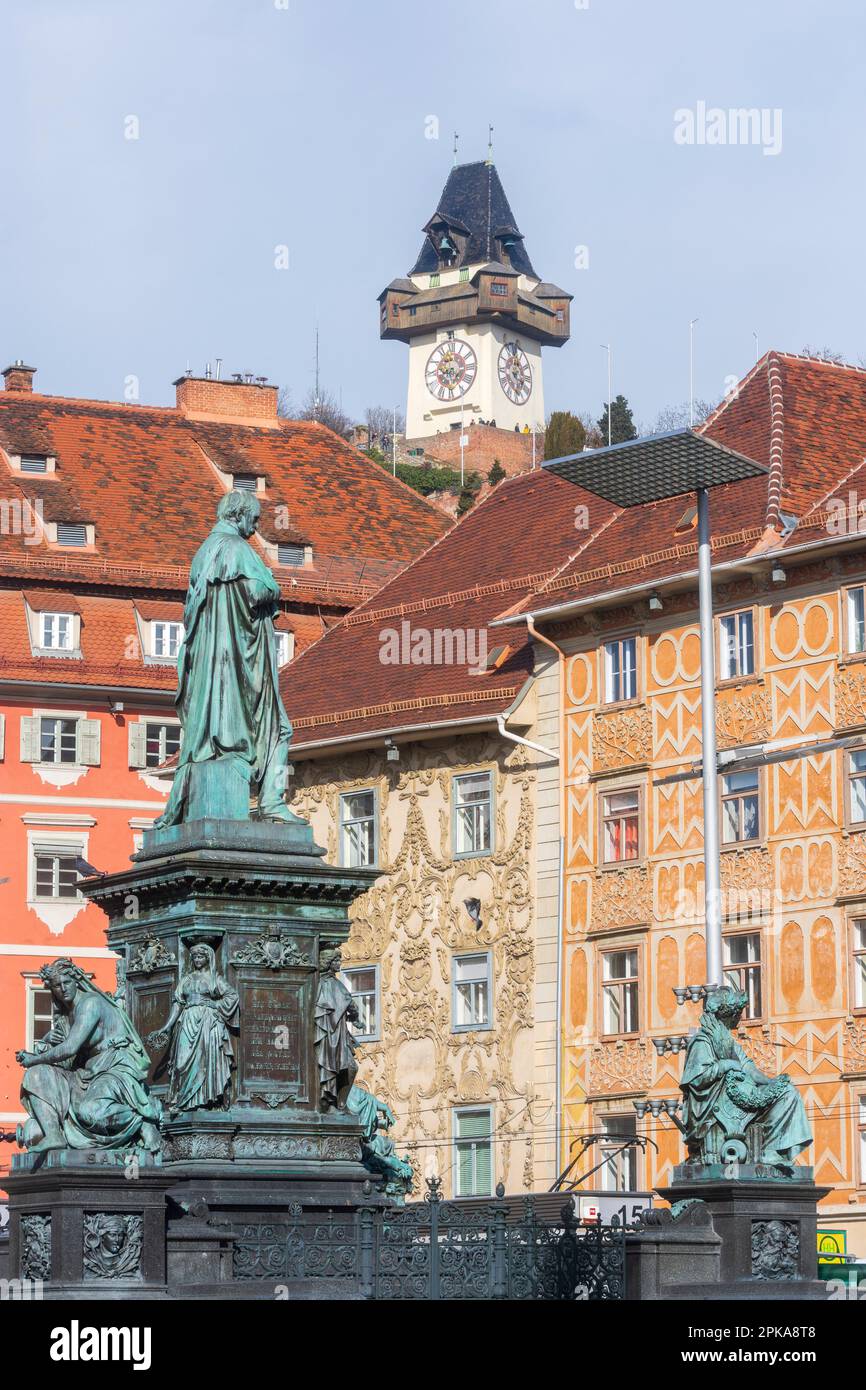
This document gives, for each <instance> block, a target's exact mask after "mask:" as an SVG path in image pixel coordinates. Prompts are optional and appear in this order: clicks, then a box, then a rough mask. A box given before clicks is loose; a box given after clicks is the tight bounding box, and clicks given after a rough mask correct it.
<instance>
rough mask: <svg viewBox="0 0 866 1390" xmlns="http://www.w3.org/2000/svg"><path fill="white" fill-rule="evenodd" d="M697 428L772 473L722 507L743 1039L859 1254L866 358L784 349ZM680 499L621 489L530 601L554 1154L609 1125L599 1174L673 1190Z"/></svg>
mask: <svg viewBox="0 0 866 1390" xmlns="http://www.w3.org/2000/svg"><path fill="white" fill-rule="evenodd" d="M783 425H784V435H783ZM705 428H706V430H707V433H708V434H709V435H710V437H714V438H716V439H718V440H720V441H721V442H725V443H727V444H729V445H730V446H731V447H734V448H737V447H739V448H740V449H741V450H742V452H744V453H746V454H748V455H749V456H750V457H753V458H756V459H757V460H758V461H759V462H763V463H765V464H766V465H767V466H768V468H769V473H768V476H767V479H766V480H762V481H760V482H753V483H744V484H737V485H732V486H729V487H727V488H724V489H720V490H719V493H718V494H717V495H714V496H713V504H712V505H713V513H714V537H715V539H714V556H713V564H714V584H715V589H714V609H715V637H716V689H717V693H716V729H717V738H718V746H719V754H720V764H721V777H720V782H721V788H720V801H721V805H720V814H721V838H722V848H721V882H722V912H723V955H724V968H725V975H726V979H727V980H728V981H729V982H730V983H732V984H736V985H738V986H739V987H740V988H742V989H743V990H745V992H746V993H747V994H748V996H749V1007H748V1009H747V1016H746V1017H744V1019H743V1021H742V1024H741V1027H740V1030H739V1041H740V1043H741V1045H742V1046H743V1047H744V1049H745V1051H746V1052H747V1053H748V1054H749V1055H750V1056H751V1057H752V1058H753V1060H754V1061H755V1062H756V1063H757V1065H758V1066H760V1067H761V1068H762V1070H764V1071H765V1072H767V1073H768V1074H770V1075H776V1074H778V1073H780V1072H787V1073H788V1074H789V1075H790V1076H791V1078H792V1080H793V1081H794V1082H795V1084H796V1085H797V1086H798V1088H799V1089H800V1091H801V1094H802V1096H803V1099H804V1102H805V1105H806V1110H807V1114H808V1115H809V1118H810V1120H811V1124H812V1127H813V1132H814V1144H813V1146H812V1148H811V1149H810V1150H809V1151H807V1153H806V1154H804V1155H803V1159H802V1161H804V1162H807V1163H811V1164H813V1165H814V1168H815V1176H816V1181H817V1182H818V1184H819V1185H824V1186H827V1187H829V1188H830V1189H831V1191H830V1193H829V1195H828V1196H827V1197H826V1198H825V1199H824V1201H823V1202H822V1205H821V1211H820V1215H821V1218H822V1222H823V1224H824V1225H830V1226H833V1227H834V1228H836V1227H838V1228H842V1229H845V1230H846V1231H847V1233H848V1250H849V1252H855V1253H857V1254H858V1255H859V1256H860V1257H861V1258H862V1257H863V1256H864V1255H866V625H864V615H866V536H864V535H863V534H862V533H861V532H860V530H859V529H858V511H857V504H856V490H857V486H858V482H859V483H860V486H861V487H863V486H864V481H866V480H861V479H860V472H861V470H862V471H864V472H866V469H864V467H863V463H864V445H866V376H864V373H863V372H861V371H857V370H856V369H845V368H840V367H835V366H833V367H831V366H829V365H828V364H825V363H821V364H818V363H817V362H805V361H803V360H801V359H796V358H787V357H782V356H781V355H778V354H770V356H769V358H768V359H764V360H763V361H762V363H761V364H759V366H758V367H756V368H755V371H754V372H753V373H752V374H750V377H749V378H747V379H746V380H745V381H744V382H743V383H741V385H740V387H739V388H738V391H737V392H735V393H734V394H733V396H732V397H731V398H730V399H729V400H728V401H727V402H726V403H725V404H724V405H723V406H722V407H721V408H720V411H719V412H718V413H717V415H716V416H715V417H713V418H711V420H710V422H709V423H708V425H707V426H706V427H705ZM783 438H784V467H783V452H782V440H783ZM774 470H775V471H774ZM575 495H576V499H577V498H578V497H582V500H583V501H585V502H586V504H587V506H588V507H589V508H590V509H592V507H593V505H595V508H596V513H595V514H596V517H598V507H599V505H603V504H599V503H598V502H597V501H596V502H595V503H593V499H591V498H589V497H588V496H587V495H585V494H580V490H579V489H575ZM852 495H853V496H854V497H855V501H854V503H853V504H852V501H851V498H852ZM863 495H864V496H866V491H864V494H863ZM688 502H689V499H688V498H678V499H673V500H672V501H671V502H668V503H660V504H654V505H653V506H651V507H646V508H641V509H640V511H639V513H638V512H637V511H636V512H635V513H634V514H629V513H624V512H620V513H618V514H616V513H611V512H610V510H608V512H606V513H605V514H604V516H603V518H602V520H601V524H600V525H599V527H598V530H597V531H596V533H595V534H594V536H593V537H592V539H591V540H590V541H589V542H588V544H587V546H586V547H585V548H584V550H583V551H582V552H581V553H580V554H579V556H577V557H575V558H574V559H573V560H572V561H571V563H570V565H569V566H567V567H566V568H565V570H564V571H562V572H560V573H559V574H558V576H557V577H556V579H554V580H553V581H552V582H551V583H549V584H548V585H547V586H545V588H543V589H542V590H540V591H538V592H536V593H535V594H534V595H533V596H532V598H531V599H530V600H529V601H527V602H526V603H525V604H524V605H523V610H524V612H527V611H528V612H531V613H532V615H533V619H532V621H533V622H534V623H535V624H536V628H537V632H538V634H539V638H540V640H539V641H538V642H537V643H536V679H537V681H538V683H539V687H540V690H541V697H540V703H542V704H543V705H544V707H545V708H548V709H549V710H550V717H549V720H548V727H546V728H544V727H542V730H541V731H542V734H543V737H544V738H545V739H546V741H548V742H551V741H555V740H556V737H557V728H558V736H559V738H560V740H561V743H560V796H561V820H560V829H561V835H562V842H563V872H562V889H561V906H560V912H561V925H562V940H561V957H560V1011H561V1039H560V1060H559V1066H560V1070H561V1078H560V1087H559V1095H560V1116H559V1136H560V1142H559V1164H560V1168H565V1166H566V1165H567V1164H568V1162H569V1161H570V1159H571V1158H573V1157H574V1155H575V1154H576V1152H577V1148H576V1147H574V1141H575V1139H576V1138H577V1136H579V1135H585V1134H589V1133H595V1134H597V1135H598V1136H599V1137H598V1139H597V1140H596V1141H595V1143H594V1144H593V1146H592V1148H591V1150H590V1153H589V1155H588V1156H587V1158H586V1159H585V1161H584V1162H583V1165H582V1166H583V1171H584V1172H586V1171H588V1169H589V1168H590V1167H592V1166H594V1165H596V1164H599V1163H601V1165H602V1166H601V1168H600V1169H599V1170H598V1171H597V1172H596V1174H595V1176H594V1178H593V1179H592V1180H591V1182H590V1184H589V1185H590V1186H596V1185H597V1186H605V1187H608V1188H617V1187H618V1188H620V1189H632V1190H647V1189H649V1188H653V1187H658V1186H664V1185H666V1184H667V1183H668V1182H669V1181H670V1178H671V1170H672V1168H673V1166H674V1165H675V1164H677V1163H681V1162H683V1161H684V1158H685V1149H684V1145H683V1142H682V1138H681V1135H680V1132H679V1130H678V1129H677V1128H676V1126H675V1124H674V1122H673V1121H672V1119H671V1118H670V1116H669V1115H667V1114H665V1113H663V1112H662V1113H661V1114H657V1115H656V1116H655V1117H653V1115H652V1113H651V1111H650V1112H648V1113H645V1114H644V1115H640V1114H639V1113H638V1112H636V1110H635V1106H634V1102H635V1101H638V1102H641V1103H642V1102H644V1101H650V1102H654V1101H659V1100H671V1101H673V1100H676V1099H677V1098H678V1097H679V1078H680V1074H681V1070H682V1052H681V1050H680V1049H681V1047H682V1046H684V1041H685V1035H686V1034H687V1033H688V1032H689V1030H690V1029H692V1028H694V1027H695V1025H696V1023H697V1021H698V1019H699V1012H700V1004H699V1003H698V1002H686V1003H685V1004H683V1005H681V1004H680V1003H679V1002H678V999H677V997H676V995H675V993H674V990H675V989H676V988H682V987H685V986H689V985H692V986H695V985H701V984H703V983H704V981H705V979H706V962H705V942H704V934H703V925H704V924H703V908H704V903H703V873H704V870H703V813H702V796H703V791H702V783H701V777H700V758H701V703H700V637H699V628H698V612H697V582H696V572H695V571H696V564H695V540H694V532H693V529H692V527H693V516H692V515H690V514H689V507H688V505H687V504H688ZM860 515H862V513H861V514H860ZM795 520H796V525H795V524H794V522H795ZM505 621H506V623H508V622H514V621H516V619H515V618H508V619H506V620H505ZM505 630H507V627H506V629H505ZM551 647H552V648H553V653H552V651H551ZM554 653H555V656H554V655H553V654H554ZM545 664H546V673H545ZM682 774H686V775H684V776H683V775H682ZM681 1039H682V1042H680V1040H681ZM632 1137H633V1138H636V1139H637V1140H638V1143H637V1144H635V1145H633V1146H631V1147H629V1146H628V1144H627V1141H628V1140H629V1139H630V1138H632Z"/></svg>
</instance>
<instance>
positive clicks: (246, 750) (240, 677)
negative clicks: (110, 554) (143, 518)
mask: <svg viewBox="0 0 866 1390" xmlns="http://www.w3.org/2000/svg"><path fill="white" fill-rule="evenodd" d="M260 512H261V508H260V506H259V503H258V500H257V499H256V498H255V496H253V495H252V494H251V493H249V492H237V491H236V492H230V493H228V494H227V495H226V496H225V497H223V498H221V500H220V502H219V505H218V507H217V522H216V525H215V526H214V528H213V530H212V531H211V533H210V535H209V536H208V537H207V539H206V540H205V541H204V542H203V544H202V545H201V546H200V547H199V549H198V550H197V551H196V554H195V556H194V558H193V562H192V566H191V569H190V577H189V592H188V593H187V597H186V604H185V607H184V629H185V634H184V642H183V645H182V646H181V649H180V654H179V658H178V688H177V710H178V714H179V716H180V721H181V726H182V729H183V743H182V747H181V754H180V762H179V765H178V769H177V773H176V775H175V779H174V785H173V787H172V791H171V796H170V797H169V801H168V805H167V806H166V809H165V812H164V813H163V815H162V816H160V818H159V819H158V820H157V821H156V822H155V828H156V829H163V828H165V827H169V826H175V825H180V824H182V823H184V822H186V821H192V820H200V819H203V818H205V817H212V818H216V819H221V820H249V819H250V793H251V792H253V793H255V794H256V795H257V797H258V810H257V818H258V819H261V820H270V821H286V822H289V823H298V819H297V817H296V816H294V815H293V814H292V812H291V811H290V810H289V809H288V807H287V805H286V803H285V799H284V794H285V790H286V764H287V762H288V755H289V742H290V739H291V736H292V726H291V724H290V723H289V718H288V715H287V714H286V711H285V708H284V707H283V702H282V699H281V698H280V691H279V682H278V676H277V661H276V648H275V640H274V615H275V613H276V612H277V609H278V605H279V599H280V587H279V585H278V583H277V581H276V580H275V579H274V577H273V575H272V574H271V571H270V570H269V569H268V567H267V565H266V564H265V562H264V561H263V560H262V559H261V557H260V556H259V555H257V554H256V552H255V550H254V549H253V547H252V546H251V545H250V543H249V541H250V537H251V536H252V535H253V534H254V532H255V529H256V526H257V524H258V520H259V516H260Z"/></svg>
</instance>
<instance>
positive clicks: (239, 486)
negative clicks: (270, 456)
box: [232, 473, 258, 492]
mask: <svg viewBox="0 0 866 1390" xmlns="http://www.w3.org/2000/svg"><path fill="white" fill-rule="evenodd" d="M232 487H233V488H234V491H235V492H255V491H256V489H257V488H258V479H257V477H256V475H255V473H235V475H234V477H233V478H232Z"/></svg>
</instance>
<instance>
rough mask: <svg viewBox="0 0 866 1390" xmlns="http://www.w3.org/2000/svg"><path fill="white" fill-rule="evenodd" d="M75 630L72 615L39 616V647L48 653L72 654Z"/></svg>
mask: <svg viewBox="0 0 866 1390" xmlns="http://www.w3.org/2000/svg"><path fill="white" fill-rule="evenodd" d="M73 630H74V618H73V615H72V614H71V613H40V614H39V645H40V647H43V648H44V649H45V650H46V651H58V652H71V651H72V634H73Z"/></svg>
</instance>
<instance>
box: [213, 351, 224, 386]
mask: <svg viewBox="0 0 866 1390" xmlns="http://www.w3.org/2000/svg"><path fill="white" fill-rule="evenodd" d="M222 374H223V360H222V358H221V357H218V358H217V359H216V372H215V373H214V375H215V377H216V380H217V381H219V379H220V377H221V376H222Z"/></svg>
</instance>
